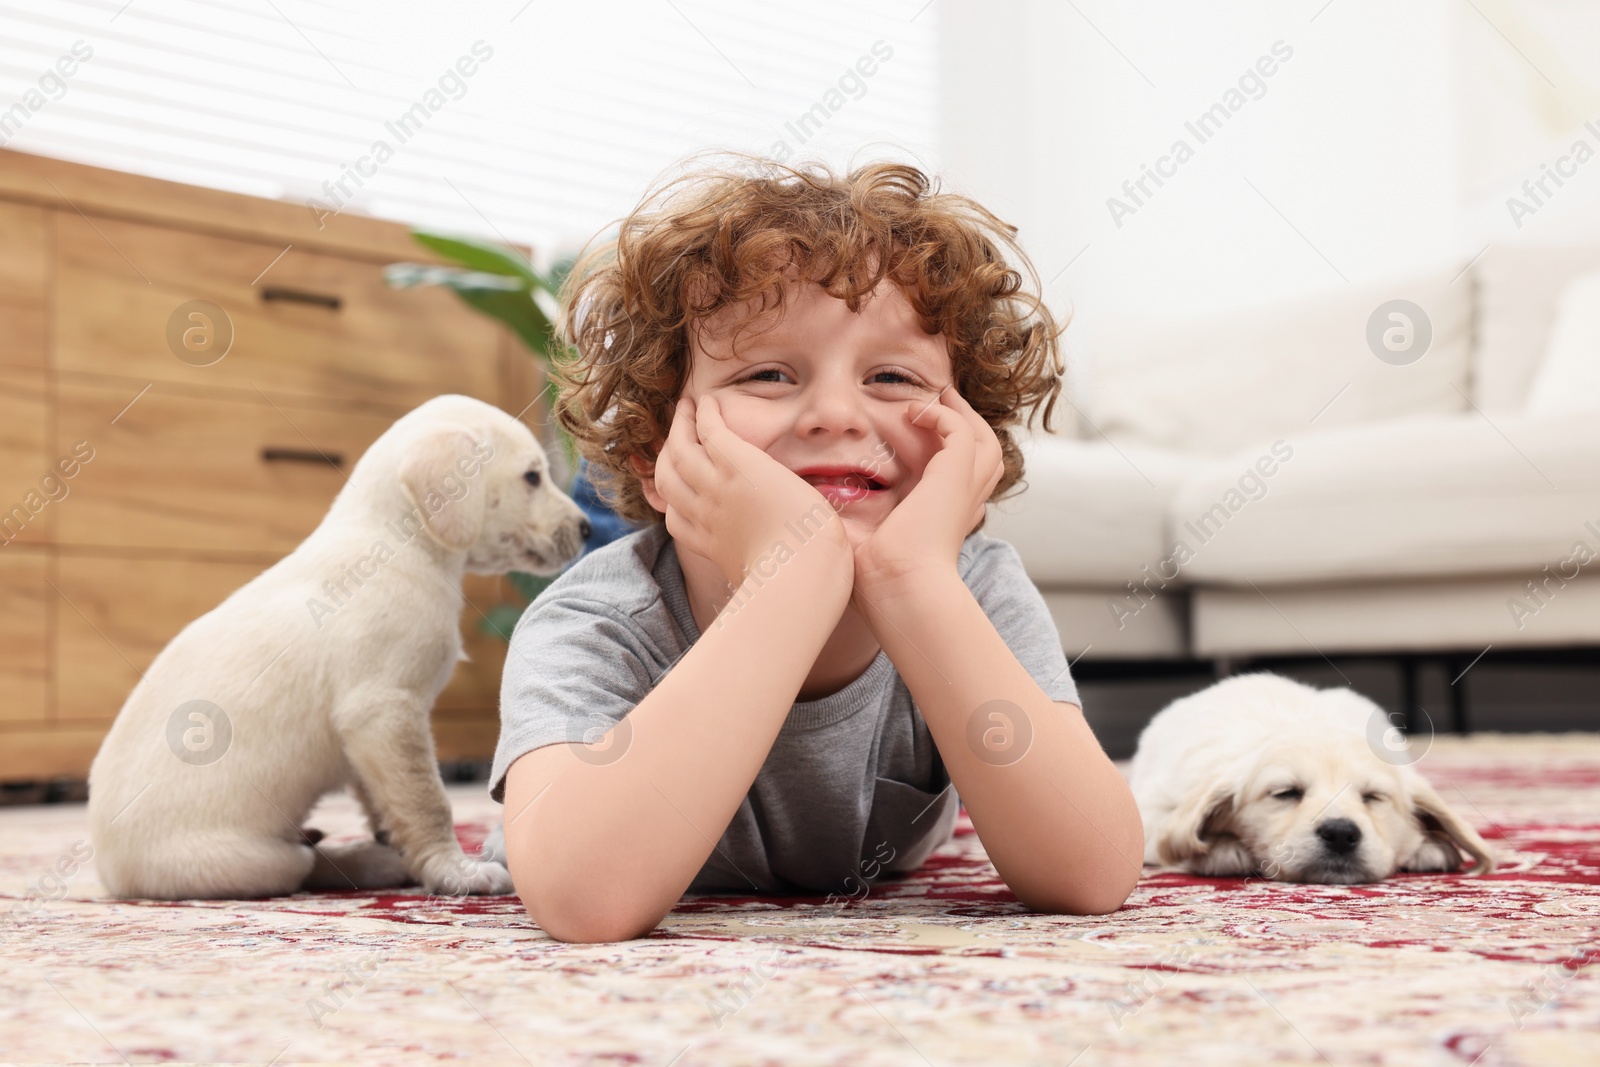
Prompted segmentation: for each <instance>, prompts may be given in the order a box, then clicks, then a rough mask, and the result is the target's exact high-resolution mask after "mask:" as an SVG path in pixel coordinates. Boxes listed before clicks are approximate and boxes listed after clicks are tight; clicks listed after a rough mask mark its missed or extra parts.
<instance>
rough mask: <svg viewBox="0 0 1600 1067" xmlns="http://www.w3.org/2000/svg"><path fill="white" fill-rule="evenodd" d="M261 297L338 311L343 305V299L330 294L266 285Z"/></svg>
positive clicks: (266, 299) (265, 299)
mask: <svg viewBox="0 0 1600 1067" xmlns="http://www.w3.org/2000/svg"><path fill="white" fill-rule="evenodd" d="M261 299H262V300H264V301H269V300H282V301H284V302H286V303H290V304H315V305H316V306H317V307H325V308H327V309H328V310H329V311H338V310H339V308H340V307H342V306H343V305H344V301H343V300H342V299H340V298H339V297H337V296H330V295H328V294H327V293H308V292H305V291H304V290H302V289H275V288H271V287H268V288H265V289H262V290H261Z"/></svg>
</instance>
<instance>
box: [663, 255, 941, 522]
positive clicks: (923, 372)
mask: <svg viewBox="0 0 1600 1067" xmlns="http://www.w3.org/2000/svg"><path fill="white" fill-rule="evenodd" d="M743 310H744V309H741V311H743ZM730 311H731V309H724V310H723V311H719V312H718V313H717V314H715V315H712V316H710V317H709V318H707V319H704V320H701V321H700V322H699V323H697V324H696V327H697V328H696V329H691V330H690V342H689V346H690V350H691V352H692V356H693V361H692V364H691V368H690V373H689V380H688V381H687V382H686V383H685V385H684V389H683V395H684V396H687V397H690V398H691V399H693V400H695V401H696V402H697V403H698V401H699V400H700V398H701V397H703V396H706V395H715V396H716V398H717V403H718V406H719V409H720V410H721V412H722V415H723V419H724V421H725V422H726V423H727V425H728V428H729V429H731V430H732V431H733V432H734V433H736V434H738V435H739V436H740V437H741V438H743V439H744V440H746V441H748V442H750V443H751V444H753V445H755V446H756V447H757V448H760V449H762V450H763V451H765V452H766V453H767V454H768V455H770V456H772V458H773V459H776V460H777V461H778V462H780V463H782V464H783V465H784V466H785V467H788V468H789V469H790V470H792V471H794V472H795V473H796V474H798V475H800V476H801V477H802V478H804V479H805V480H806V481H808V482H810V483H811V484H812V485H814V486H816V487H817V490H818V492H820V493H822V495H823V496H824V497H826V498H827V499H828V502H829V503H830V504H831V505H832V506H833V507H834V509H835V510H836V511H837V512H838V513H839V516H840V518H841V519H843V520H844V523H845V530H846V532H847V533H848V534H849V536H850V540H851V543H852V544H860V543H862V542H864V541H865V540H866V538H867V537H868V536H870V534H871V533H872V531H873V530H875V529H877V527H878V525H879V524H880V523H881V522H882V521H883V520H884V519H885V518H886V517H887V516H888V514H889V512H890V511H892V510H893V509H894V507H895V505H896V504H898V503H899V502H900V501H901V500H903V499H905V497H906V495H907V494H908V493H910V492H911V490H912V489H913V488H914V487H915V486H916V484H917V482H918V481H919V480H920V479H921V477H922V473H923V470H924V469H925V468H926V467H927V464H928V461H929V460H930V459H931V458H932V457H933V454H934V453H935V452H936V451H937V450H938V448H939V441H938V438H937V436H936V435H935V434H932V433H930V432H928V431H927V430H921V429H918V428H916V427H914V426H912V425H910V424H909V423H908V422H907V420H906V412H907V411H908V410H910V411H915V410H917V409H919V408H921V407H923V406H925V405H927V404H929V403H934V402H937V398H938V395H939V391H940V390H941V389H943V388H944V387H945V386H946V385H948V384H950V380H951V361H950V351H949V347H948V344H947V342H946V340H945V338H944V337H943V336H942V335H939V334H927V333H924V332H923V330H922V327H921V324H920V323H919V322H918V320H917V316H916V313H915V311H914V310H913V309H912V307H911V303H910V301H909V300H907V299H906V296H905V294H904V293H903V292H902V291H901V290H900V288H899V287H898V286H897V285H895V284H894V283H893V282H892V281H890V280H889V279H887V278H885V279H884V280H883V281H882V282H880V283H879V285H878V287H877V289H875V290H873V292H872V293H870V294H868V295H866V296H864V297H862V302H861V310H860V312H852V311H851V310H850V309H849V307H848V306H846V304H845V302H844V301H843V300H841V299H839V298H837V297H833V296H830V295H829V294H828V293H827V291H826V290H825V289H823V288H822V286H820V285H818V284H816V283H815V282H807V283H805V284H804V285H795V284H791V285H790V286H789V289H788V292H787V294H786V302H785V306H784V308H783V314H782V317H781V318H778V319H776V321H775V316H776V311H775V310H773V311H769V312H768V313H767V314H765V315H763V316H762V317H761V318H758V319H756V320H754V321H753V322H750V323H747V324H745V325H744V326H743V327H741V329H740V331H739V333H738V336H737V338H736V340H737V345H738V347H737V351H735V349H734V347H733V343H732V342H733V341H734V340H735V338H734V337H733V334H732V330H731V328H730V327H731V320H733V318H734V316H733V314H731V313H730ZM745 313H747V312H745Z"/></svg>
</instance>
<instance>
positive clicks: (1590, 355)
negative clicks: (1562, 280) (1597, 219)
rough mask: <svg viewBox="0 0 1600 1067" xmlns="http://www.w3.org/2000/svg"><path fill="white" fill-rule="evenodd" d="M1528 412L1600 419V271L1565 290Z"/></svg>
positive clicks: (1582, 277)
mask: <svg viewBox="0 0 1600 1067" xmlns="http://www.w3.org/2000/svg"><path fill="white" fill-rule="evenodd" d="M1526 410H1527V413H1528V414H1529V415H1553V414H1556V413H1558V412H1563V411H1592V412H1596V414H1600V271H1596V272H1595V273H1593V274H1581V275H1579V276H1578V277H1576V278H1574V279H1573V280H1572V281H1570V282H1568V283H1567V286H1566V288H1565V289H1563V290H1562V292H1561V302H1560V304H1559V305H1558V306H1557V308H1556V317H1555V323H1554V325H1553V326H1552V327H1551V330H1550V344H1549V346H1548V347H1547V348H1546V349H1545V352H1544V358H1543V359H1542V360H1541V361H1540V364H1539V370H1538V373H1537V374H1536V375H1535V377H1534V379H1533V387H1532V388H1531V389H1530V390H1529V392H1528V404H1527V409H1526Z"/></svg>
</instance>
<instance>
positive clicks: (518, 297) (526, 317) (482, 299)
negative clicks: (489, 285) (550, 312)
mask: <svg viewBox="0 0 1600 1067" xmlns="http://www.w3.org/2000/svg"><path fill="white" fill-rule="evenodd" d="M455 294H456V295H457V296H459V297H460V298H461V299H462V300H463V301H465V302H466V303H467V304H468V305H469V306H471V307H474V308H476V309H477V310H479V311H481V312H483V313H484V314H485V315H489V316H491V317H493V318H496V319H499V320H500V321H501V322H503V323H505V324H506V325H507V326H509V327H511V330H512V332H514V333H515V334H516V335H517V336H518V337H519V338H521V339H522V343H523V344H525V345H527V346H528V348H529V350H530V351H532V352H533V353H534V354H535V355H537V356H539V357H540V358H541V359H546V360H548V359H549V358H550V350H551V347H552V346H553V344H554V343H555V336H554V333H553V331H552V329H551V326H550V320H549V319H548V318H546V317H545V314H544V312H543V311H541V310H539V305H538V304H535V303H534V302H533V300H532V298H531V297H529V295H528V294H527V293H526V292H520V293H508V292H493V291H488V290H482V289H477V290H472V291H468V292H463V291H462V290H460V289H457V290H455Z"/></svg>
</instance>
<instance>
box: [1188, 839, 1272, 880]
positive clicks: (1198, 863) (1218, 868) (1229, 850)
mask: <svg viewBox="0 0 1600 1067" xmlns="http://www.w3.org/2000/svg"><path fill="white" fill-rule="evenodd" d="M1206 843H1207V844H1208V845H1210V846H1211V847H1210V848H1209V849H1207V850H1206V852H1205V853H1204V854H1203V855H1199V856H1195V857H1194V858H1193V859H1191V860H1190V861H1189V862H1188V863H1187V864H1185V866H1186V867H1188V869H1189V870H1190V871H1191V872H1192V873H1194V874H1199V875H1204V876H1206V877H1208V878H1239V877H1243V876H1244V875H1247V874H1249V873H1250V872H1252V871H1254V870H1255V869H1256V860H1255V857H1254V856H1252V855H1250V850H1249V849H1247V848H1245V847H1244V843H1243V842H1241V841H1240V840H1239V839H1238V838H1237V837H1234V836H1233V835H1232V834H1218V835H1216V836H1215V837H1212V838H1210V839H1208V840H1207V842H1206Z"/></svg>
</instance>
